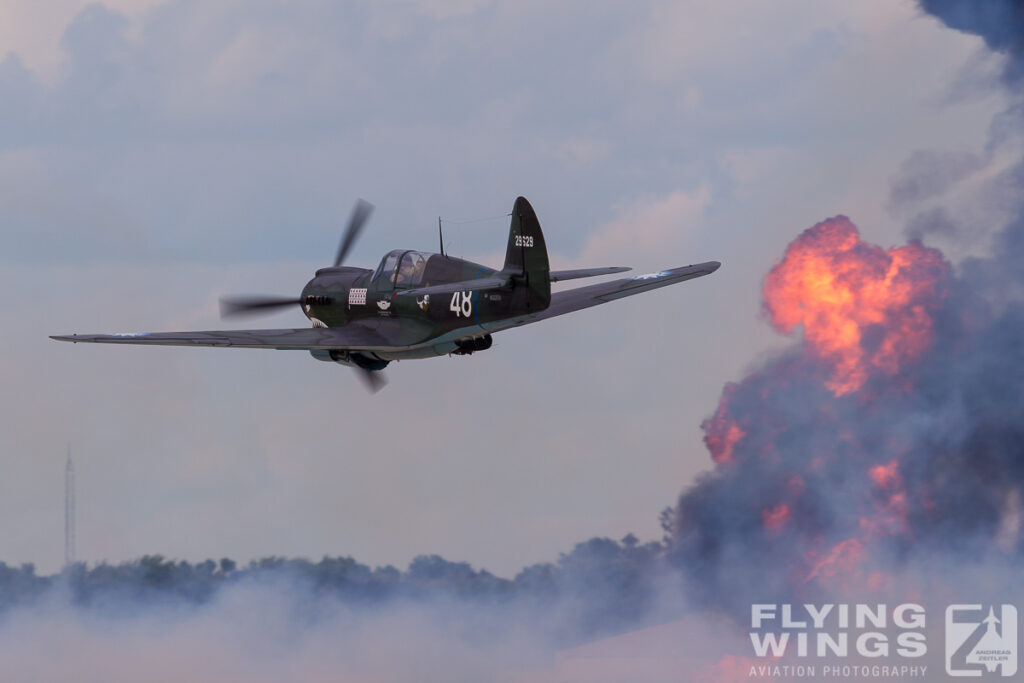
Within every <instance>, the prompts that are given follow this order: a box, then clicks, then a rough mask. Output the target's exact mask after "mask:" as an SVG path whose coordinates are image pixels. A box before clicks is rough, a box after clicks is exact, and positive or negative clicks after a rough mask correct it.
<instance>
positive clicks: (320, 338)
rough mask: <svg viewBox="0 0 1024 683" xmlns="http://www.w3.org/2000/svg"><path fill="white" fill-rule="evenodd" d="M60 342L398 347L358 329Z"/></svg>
mask: <svg viewBox="0 0 1024 683" xmlns="http://www.w3.org/2000/svg"><path fill="white" fill-rule="evenodd" d="M50 338H51V339H56V340H57V341H69V342H89V343H94V344H146V345H152V346H225V347H232V348H242V349H280V350H310V349H345V350H362V351H373V350H377V349H386V348H391V347H393V346H394V344H393V343H392V342H390V341H389V340H388V339H387V337H386V336H385V335H384V334H381V332H380V331H378V330H373V329H370V328H369V327H366V326H363V325H358V324H356V323H353V324H350V325H346V326H345V327H343V328H324V327H303V328H300V329H284V330H225V331H210V332H131V333H125V334H68V335H57V336H53V337H50Z"/></svg>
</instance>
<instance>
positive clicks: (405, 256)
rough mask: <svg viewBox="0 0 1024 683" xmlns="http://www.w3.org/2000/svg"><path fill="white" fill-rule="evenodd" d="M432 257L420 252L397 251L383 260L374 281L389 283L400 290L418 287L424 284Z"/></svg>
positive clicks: (388, 254)
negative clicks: (425, 273)
mask: <svg viewBox="0 0 1024 683" xmlns="http://www.w3.org/2000/svg"><path fill="white" fill-rule="evenodd" d="M430 256H431V254H425V253H423V252H420V251H410V250H406V249H395V250H394V251H391V252H388V253H387V255H385V256H384V258H383V259H381V262H380V265H379V266H377V271H376V272H375V273H374V274H373V280H374V282H376V283H378V284H382V283H383V281H387V282H390V283H391V286H392V287H398V288H402V287H416V286H418V285H420V284H422V283H423V273H424V271H425V270H426V268H427V259H429V258H430Z"/></svg>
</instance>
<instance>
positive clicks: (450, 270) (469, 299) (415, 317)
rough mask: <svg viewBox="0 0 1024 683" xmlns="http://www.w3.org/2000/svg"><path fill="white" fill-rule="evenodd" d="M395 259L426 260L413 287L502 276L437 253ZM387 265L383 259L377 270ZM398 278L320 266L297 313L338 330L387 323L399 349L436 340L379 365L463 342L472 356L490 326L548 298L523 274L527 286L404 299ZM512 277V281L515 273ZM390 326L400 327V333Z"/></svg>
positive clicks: (546, 286) (454, 348)
mask: <svg viewBox="0 0 1024 683" xmlns="http://www.w3.org/2000/svg"><path fill="white" fill-rule="evenodd" d="M393 253H395V254H397V255H398V256H399V262H400V259H401V258H402V257H404V256H406V255H407V254H409V253H416V254H419V255H422V256H424V257H425V258H426V265H425V267H424V270H423V276H422V279H421V280H420V281H419V282H417V283H416V285H415V286H416V287H430V286H433V285H441V284H445V283H449V282H464V281H471V280H479V279H484V278H490V277H495V276H497V277H502V276H503V272H502V271H498V270H494V269H492V268H488V267H486V266H482V265H480V264H478V263H473V262H471V261H464V260H462V259H458V258H453V257H450V256H443V255H441V254H422V253H421V252H401V251H399V252H393ZM389 256H390V255H389ZM387 260H388V257H387V256H386V257H385V258H384V261H382V264H381V265H382V266H383V265H384V263H385V262H386V261H387ZM397 275H398V273H397V268H396V269H395V270H392V271H391V272H386V271H384V269H383V268H378V269H377V270H376V271H370V270H365V269H363V268H349V267H342V268H323V269H321V270H318V271H317V273H316V277H314V278H313V279H312V280H310V281H309V282H308V283H307V284H306V286H305V288H304V289H303V290H302V299H303V301H304V302H305V303H304V304H303V306H302V309H303V311H304V312H305V314H306V316H307V317H308V318H309V319H310V320H311V321H313V324H314V325H317V326H319V325H323V326H325V327H342V326H344V325H347V324H349V323H352V322H355V321H357V320H374V319H377V320H381V321H382V322H383V321H384V320H388V322H389V324H388V327H389V328H390V329H391V330H392V334H394V332H395V331H397V332H398V338H392V339H391V341H393V342H394V343H395V344H396V345H400V346H417V347H419V346H420V345H422V344H424V343H425V342H428V341H436V344H435V345H431V346H427V347H420V348H415V349H409V350H404V351H395V352H390V353H386V354H384V353H377V354H375V355H376V356H377V357H379V358H380V359H381V360H398V359H401V358H426V357H429V356H438V355H445V354H448V353H452V352H458V351H459V350H460V345H459V344H458V343H457V342H460V341H462V342H465V343H464V344H463V345H462V347H463V348H464V349H465V350H466V351H470V350H473V349H472V345H473V341H472V340H473V339H474V338H477V339H482V338H483V337H484V336H485V335H487V334H488V323H494V322H497V321H500V320H504V319H507V318H510V317H514V316H518V315H522V314H524V313H530V312H539V311H542V310H544V309H545V308H547V305H548V303H549V302H550V298H551V297H550V283H549V282H548V281H547V280H546V279H545V278H542V277H541V276H540V274H536V275H534V278H535V279H541V280H542V281H541V282H532V283H527V282H526V280H525V278H526V276H522V277H523V282H522V284H523V285H527V286H513V287H509V288H504V289H491V290H486V291H479V290H474V289H471V288H470V287H468V286H467V288H466V289H463V290H459V291H455V292H452V293H450V294H449V293H444V294H434V295H431V294H423V295H421V296H415V295H406V296H403V295H402V292H403V290H408V289H410V288H411V287H412V286H411V285H404V284H403V283H402V282H400V281H398V279H399V278H398V277H397ZM510 277H511V278H512V279H513V281H514V280H515V279H516V276H515V275H510ZM530 285H533V286H530ZM395 323H399V325H398V328H397V330H396V327H395ZM332 360H336V359H332Z"/></svg>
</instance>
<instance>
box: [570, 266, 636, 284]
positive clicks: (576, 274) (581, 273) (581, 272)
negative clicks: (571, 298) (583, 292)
mask: <svg viewBox="0 0 1024 683" xmlns="http://www.w3.org/2000/svg"><path fill="white" fill-rule="evenodd" d="M627 270H632V268H626V267H624V266H613V267H611V268H580V269H578V270H553V271H551V281H552V282H558V281H560V280H578V279H579V278H581V277H597V276H599V275H611V274H612V273H625V272H626V271H627Z"/></svg>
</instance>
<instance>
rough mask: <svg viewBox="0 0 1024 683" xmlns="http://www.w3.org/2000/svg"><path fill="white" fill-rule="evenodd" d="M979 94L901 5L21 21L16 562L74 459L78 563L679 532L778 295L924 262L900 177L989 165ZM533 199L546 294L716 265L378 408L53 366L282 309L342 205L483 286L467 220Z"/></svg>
mask: <svg viewBox="0 0 1024 683" xmlns="http://www.w3.org/2000/svg"><path fill="white" fill-rule="evenodd" d="M986 73H992V74H994V73H995V62H994V58H993V57H992V56H991V55H989V54H988V53H986V52H985V51H984V49H983V44H982V42H981V40H980V39H977V38H973V37H970V36H965V35H962V34H958V33H955V32H953V31H950V30H948V29H945V28H943V27H941V26H940V25H939V24H938V23H937V22H936V21H935V20H934V19H931V18H926V17H922V16H920V14H919V12H918V11H917V9H916V8H915V7H914V5H913V3H912V2H910V1H909V0H908V1H905V2H901V1H893V0H871V1H866V2H857V3H851V2H847V1H845V0H830V1H811V0H803V1H797V0H783V1H781V2H775V3H762V2H756V1H749V2H741V1H739V0H729V1H723V2H715V3H708V2H699V1H696V0H694V1H693V2H680V1H678V0H666V1H664V2H659V1H644V2H631V3H620V2H590V1H585V2H584V1H583V0H580V1H579V2H561V3H554V4H553V3H547V2H522V1H516V2H488V1H486V0H450V1H447V2H446V1H442V0H435V1H429V0H410V1H407V2H400V1H387V0H380V1H377V2H369V1H366V2H345V3H338V2H332V1H328V0H324V1H322V2H270V1H265V0H252V1H245V2H242V1H234V2H231V1H226V0H225V1H217V2H205V1H204V2H199V1H189V0H170V1H168V2H160V1H158V0H138V1H133V0H116V1H110V2H107V3H105V4H91V5H90V4H87V3H85V2H78V1H76V0H60V1H56V0H55V1H52V2H47V3H36V2H29V1H27V0H25V1H22V0H0V239H2V244H3V247H2V248H0V312H2V315H3V320H4V324H3V326H2V328H0V381H2V383H3V388H4V390H3V394H2V398H0V560H2V561H5V562H8V563H21V562H35V563H36V564H37V565H38V566H39V568H40V569H41V570H43V571H53V570H56V569H57V568H59V566H60V563H61V561H62V550H63V470H64V453H65V449H66V448H67V446H68V444H70V445H71V448H72V451H73V454H74V458H75V464H76V467H77V470H78V548H79V558H80V559H82V560H86V561H89V562H99V561H102V560H111V561H119V560H124V559H130V558H134V557H137V556H139V555H141V554H144V553H161V554H164V555H166V556H169V557H173V558H181V559H189V560H198V559H203V558H206V557H215V558H219V557H223V556H230V557H233V558H235V559H237V560H241V561H245V560H248V559H250V558H254V557H261V556H266V555H272V554H274V555H304V556H311V557H314V558H316V557H320V556H321V555H324V554H331V555H338V554H341V555H353V556H355V557H356V558H357V559H359V560H360V561H362V562H366V563H370V564H378V563H394V564H399V565H405V564H406V563H407V562H408V561H409V560H410V559H411V558H412V557H413V556H415V555H417V554H421V553H439V554H442V555H444V556H445V557H447V558H449V559H453V560H466V561H469V562H471V563H473V564H474V565H476V566H483V567H486V568H488V569H490V570H491V571H494V572H496V573H499V574H503V575H511V574H513V573H515V571H517V570H518V569H519V568H521V567H522V566H524V565H527V564H531V563H533V562H538V561H545V560H553V559H555V558H556V557H557V555H558V553H559V552H561V551H565V550H568V549H570V548H571V546H572V545H573V544H574V543H576V542H578V541H581V540H585V539H586V538H589V537H591V536H595V535H600V536H612V537H616V538H618V537H621V536H623V535H625V534H626V533H628V532H635V533H636V534H637V535H638V536H640V537H641V538H643V539H656V538H659V537H660V531H659V529H658V526H657V516H658V513H659V511H660V510H661V509H662V508H663V507H665V506H666V505H670V504H672V503H673V502H674V501H675V499H676V496H677V495H678V493H679V492H680V491H681V490H682V489H683V488H684V487H686V486H687V485H688V484H689V483H690V482H692V481H693V479H694V477H695V476H697V475H698V474H699V473H700V472H701V471H702V470H704V469H706V468H707V467H708V466H709V464H710V458H709V456H708V454H707V452H706V451H705V449H704V447H703V444H702V442H701V432H700V428H699V427H700V423H701V420H702V419H704V418H705V417H706V416H708V415H709V414H710V413H711V412H713V410H714V408H715V406H716V403H717V400H718V396H719V393H720V391H721V388H722V386H723V384H724V383H725V382H727V381H730V380H734V379H737V378H738V377H739V376H741V374H742V372H743V371H744V369H745V368H747V367H749V366H750V364H751V363H753V362H754V361H755V360H756V359H758V358H759V357H762V356H763V354H765V353H767V352H769V351H770V350H771V349H772V348H778V347H780V345H783V344H785V343H787V340H785V339H782V338H779V337H778V336H777V335H776V334H774V333H773V332H771V331H770V330H769V329H768V327H767V325H766V324H765V323H764V322H763V321H762V319H761V318H760V292H759V288H760V282H761V278H762V277H763V276H764V274H765V273H766V272H767V270H768V269H769V268H770V267H771V265H772V264H773V262H774V260H775V259H777V258H778V257H779V256H780V255H781V254H782V251H783V249H784V248H785V246H786V244H787V243H788V241H789V240H790V239H792V238H793V237H794V236H795V235H796V234H798V233H799V232H800V231H802V230H803V229H805V228H807V227H809V226H810V225H813V224H814V223H817V222H818V221H820V220H822V219H824V218H826V217H829V216H832V215H835V214H839V213H842V214H846V215H848V216H850V217H851V219H852V220H853V221H854V222H855V223H857V225H858V226H859V227H860V228H861V231H862V233H863V234H864V235H865V237H866V238H867V239H869V240H872V241H875V242H877V243H879V244H882V245H883V246H891V245H893V244H898V243H902V242H903V241H905V239H906V238H905V236H904V231H905V228H906V225H905V223H906V221H907V219H908V215H906V212H905V210H904V208H903V207H902V205H899V204H896V203H894V202H892V201H891V200H890V186H891V184H892V183H893V181H894V178H896V177H897V175H898V173H899V171H900V169H901V167H902V166H903V164H904V163H905V162H906V160H907V159H908V158H911V155H912V153H914V152H915V151H916V150H922V149H930V150H935V149H938V150H945V151H952V152H956V153H975V154H981V153H982V151H983V149H984V145H985V141H986V136H987V134H988V127H989V123H990V121H991V120H992V118H993V116H994V114H995V113H997V112H998V111H1000V110H1001V109H1002V108H1003V107H1004V106H1005V102H1004V101H1003V100H1002V99H1001V97H1000V95H999V93H998V91H996V90H995V89H994V88H993V89H992V91H991V92H989V91H987V90H986V91H984V92H979V91H978V90H977V88H976V87H972V88H967V87H966V86H965V85H963V84H965V83H967V82H977V81H978V80H979V79H978V78H977V76H978V74H982V75H984V74H986ZM997 167H998V160H996V161H995V162H994V165H993V168H997ZM520 194H521V195H524V196H526V197H527V198H529V199H530V200H531V202H532V203H533V205H534V208H535V209H536V211H537V214H538V217H539V218H540V221H541V225H542V226H543V228H544V230H545V236H546V240H547V243H548V246H549V250H550V251H551V259H552V263H553V266H555V267H570V266H580V267H582V266H609V265H629V266H634V267H636V268H638V269H640V270H641V272H645V271H647V270H652V269H658V268H662V267H669V266H678V265H685V264H688V263H693V262H699V261H706V260H711V259H715V260H720V261H722V262H723V264H724V265H723V267H722V269H721V270H719V271H718V272H717V273H715V274H714V275H712V276H711V277H707V278H703V279H700V280H697V281H694V282H690V283H685V284H682V285H677V286H674V287H671V288H667V289H663V290H659V291H657V292H655V293H651V294H647V295H644V296H641V297H636V298H631V299H629V300H626V301H620V302H615V303H612V304H609V305H608V306H603V307H600V308H596V309H591V310H589V311H584V312H580V313H577V314H574V315H571V316H567V317H563V318H559V319H557V320H552V321H549V322H545V323H543V324H539V325H534V326H528V327H526V328H523V329H519V330H512V331H509V332H505V333H502V334H501V335H500V336H498V337H497V338H496V340H495V345H494V347H493V348H492V349H491V350H489V351H487V352H486V353H481V354H477V355H474V356H473V357H471V358H438V359H432V360H426V361H408V362H402V363H398V364H392V366H391V367H389V368H388V376H389V379H390V384H389V386H388V387H387V388H386V389H385V390H384V391H382V392H381V393H379V394H377V395H375V396H371V395H368V394H367V393H365V392H364V390H363V388H362V386H361V384H360V383H359V382H358V381H357V378H356V377H355V376H353V374H352V372H351V371H350V370H348V369H346V368H343V367H340V366H334V365H330V364H327V363H320V362H316V361H315V360H313V359H312V358H311V357H310V356H309V355H308V354H305V353H302V352H277V351H260V350H236V351H226V350H221V349H178V348H166V349H160V348H131V347H102V346H85V345H77V346H73V345H70V344H58V343H57V342H54V341H51V340H49V339H47V335H49V334H58V333H69V332H123V331H143V330H145V331H159V330H184V329H220V328H223V327H225V326H231V325H233V323H224V322H222V321H220V320H219V318H218V314H217V299H218V298H219V297H220V296H222V295H226V294H232V293H278V294H295V293H297V292H298V291H299V290H300V289H301V287H302V285H303V284H304V283H305V282H306V280H307V279H308V278H309V277H311V276H312V273H313V271H314V270H315V269H316V268H317V267H320V266H323V265H326V264H328V263H329V262H330V261H331V260H332V258H333V254H334V251H335V249H336V247H337V243H338V239H339V236H340V231H341V229H342V226H343V225H344V223H345V221H346V219H347V216H348V213H349V211H350V209H351V206H352V204H353V202H354V201H355V200H356V198H357V197H365V198H366V199H368V200H370V201H371V202H373V203H374V204H375V205H376V206H377V211H376V213H375V214H374V216H373V218H372V221H371V223H370V226H369V230H368V231H367V232H366V234H365V236H364V238H363V239H362V241H361V242H360V243H359V244H358V245H357V247H356V248H355V250H354V252H353V254H352V255H351V256H350V258H349V262H350V263H351V264H353V265H364V266H367V267H374V266H375V265H376V263H377V262H378V261H379V259H380V257H381V255H382V254H383V253H384V252H386V251H387V250H389V249H392V248H397V247H408V248H421V249H434V248H435V246H436V220H437V216H438V215H442V216H444V217H445V219H446V220H448V221H449V227H448V228H446V238H447V241H448V243H449V245H450V250H451V252H452V253H454V254H455V255H462V256H466V257H469V258H473V259H476V260H481V261H483V262H485V263H491V264H494V265H498V264H499V262H500V260H501V255H502V253H503V251H504V246H503V245H504V242H505V238H506V232H507V229H508V225H507V218H504V217H502V218H499V219H497V220H487V221H479V222H473V223H463V224H459V223H460V222H463V221H471V220H475V219H480V218H493V217H495V216H503V214H505V213H507V212H508V211H509V210H510V209H511V206H512V202H513V200H514V199H515V197H516V196H517V195H520ZM951 206H952V210H954V211H955V208H956V207H955V201H953V202H952V205H951ZM953 246H954V247H955V249H954V251H953V252H952V253H951V256H952V257H953V258H954V260H955V259H956V258H957V256H958V255H960V254H959V253H958V252H957V251H956V249H960V250H961V251H964V252H966V251H967V250H969V249H971V248H979V247H978V245H953ZM980 248H984V247H983V245H982V246H981V247H980ZM247 324H249V323H242V324H241V325H235V326H246V325H247ZM306 324H307V321H306V320H305V318H304V317H303V316H302V315H301V314H300V313H299V312H298V311H294V312H287V313H283V314H278V315H275V316H272V317H268V318H266V319H265V320H263V321H259V322H257V323H256V326H259V327H292V326H305V325H306ZM250 326H251V324H250Z"/></svg>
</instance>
